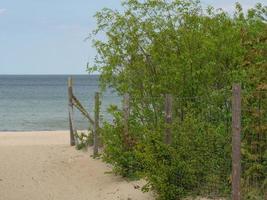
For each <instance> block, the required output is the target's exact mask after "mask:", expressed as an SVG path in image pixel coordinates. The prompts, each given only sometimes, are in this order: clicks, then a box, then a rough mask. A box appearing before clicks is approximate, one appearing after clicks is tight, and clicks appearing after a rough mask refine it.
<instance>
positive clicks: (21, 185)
mask: <svg viewBox="0 0 267 200" xmlns="http://www.w3.org/2000/svg"><path fill="white" fill-rule="evenodd" d="M91 154H92V152H91V150H90V149H89V152H87V153H85V152H82V151H77V150H75V148H74V147H70V146H69V134H68V132H66V131H55V132H23V133H20V132H10V133H7V132H2V133H1V132H0V200H104V199H105V200H130V199H131V200H152V199H154V198H153V197H152V195H151V194H143V193H142V192H141V191H140V188H139V189H135V186H142V184H143V183H142V182H140V181H139V182H127V181H125V180H124V179H122V178H120V177H118V176H114V175H112V174H105V172H110V171H111V168H110V167H108V166H107V164H105V163H103V162H102V161H101V160H94V159H92V158H91V157H90V155H91Z"/></svg>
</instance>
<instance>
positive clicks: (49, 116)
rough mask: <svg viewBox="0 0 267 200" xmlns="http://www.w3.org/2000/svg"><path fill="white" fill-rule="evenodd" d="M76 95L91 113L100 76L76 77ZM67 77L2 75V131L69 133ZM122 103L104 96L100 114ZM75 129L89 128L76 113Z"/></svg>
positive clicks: (0, 109) (108, 118) (104, 115)
mask: <svg viewBox="0 0 267 200" xmlns="http://www.w3.org/2000/svg"><path fill="white" fill-rule="evenodd" d="M72 77H73V80H74V94H75V96H76V97H78V99H79V100H80V101H81V103H82V104H83V105H84V106H85V107H86V108H87V109H88V110H89V111H90V112H91V113H92V111H93V105H94V93H95V92H96V91H98V76H89V75H75V76H72ZM67 79H68V76H67V75H0V131H34V130H66V129H68V100H67ZM119 102H120V100H119V97H117V96H116V94H114V93H112V91H108V92H106V93H104V94H103V100H102V105H101V112H102V115H103V118H104V119H106V120H110V116H108V114H107V113H106V108H107V106H108V105H109V104H119ZM75 118H76V120H75V125H76V127H77V128H78V129H86V128H88V122H87V121H86V120H85V119H83V117H82V116H81V115H80V114H79V113H78V112H77V111H76V112H75Z"/></svg>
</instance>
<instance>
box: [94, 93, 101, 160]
mask: <svg viewBox="0 0 267 200" xmlns="http://www.w3.org/2000/svg"><path fill="white" fill-rule="evenodd" d="M99 112H100V100H99V92H96V93H95V121H94V155H93V156H94V157H97V156H98V145H99V144H98V143H99Z"/></svg>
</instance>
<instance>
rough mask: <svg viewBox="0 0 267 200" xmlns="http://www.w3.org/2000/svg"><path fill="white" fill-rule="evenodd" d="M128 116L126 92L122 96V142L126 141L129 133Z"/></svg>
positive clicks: (128, 99) (128, 100)
mask: <svg viewBox="0 0 267 200" xmlns="http://www.w3.org/2000/svg"><path fill="white" fill-rule="evenodd" d="M129 116H130V95H129V94H128V93H126V94H124V96H123V118H124V140H125V141H124V142H125V143H127V141H126V140H127V138H128V135H129Z"/></svg>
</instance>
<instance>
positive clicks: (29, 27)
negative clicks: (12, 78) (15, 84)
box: [0, 0, 267, 74]
mask: <svg viewBox="0 0 267 200" xmlns="http://www.w3.org/2000/svg"><path fill="white" fill-rule="evenodd" d="M201 2H202V4H203V5H204V6H207V5H213V6H215V7H216V8H223V9H225V10H227V11H229V12H232V11H233V9H234V3H235V0H202V1H201ZM239 2H240V3H241V4H242V5H243V7H244V9H247V8H249V7H252V6H253V5H254V4H255V3H256V2H261V3H263V4H264V5H266V4H267V0H239ZM104 7H108V8H113V9H114V8H116V9H120V8H121V6H120V0H76V1H74V0H0V74H86V63H87V62H89V63H91V64H92V63H93V58H94V56H95V55H96V52H95V50H94V49H93V47H92V44H91V42H90V41H89V40H87V41H85V38H86V37H87V36H88V34H89V33H90V32H91V31H92V30H93V29H94V28H95V27H96V23H95V19H94V17H93V15H94V14H95V13H96V12H97V11H99V10H100V9H102V8H104Z"/></svg>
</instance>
